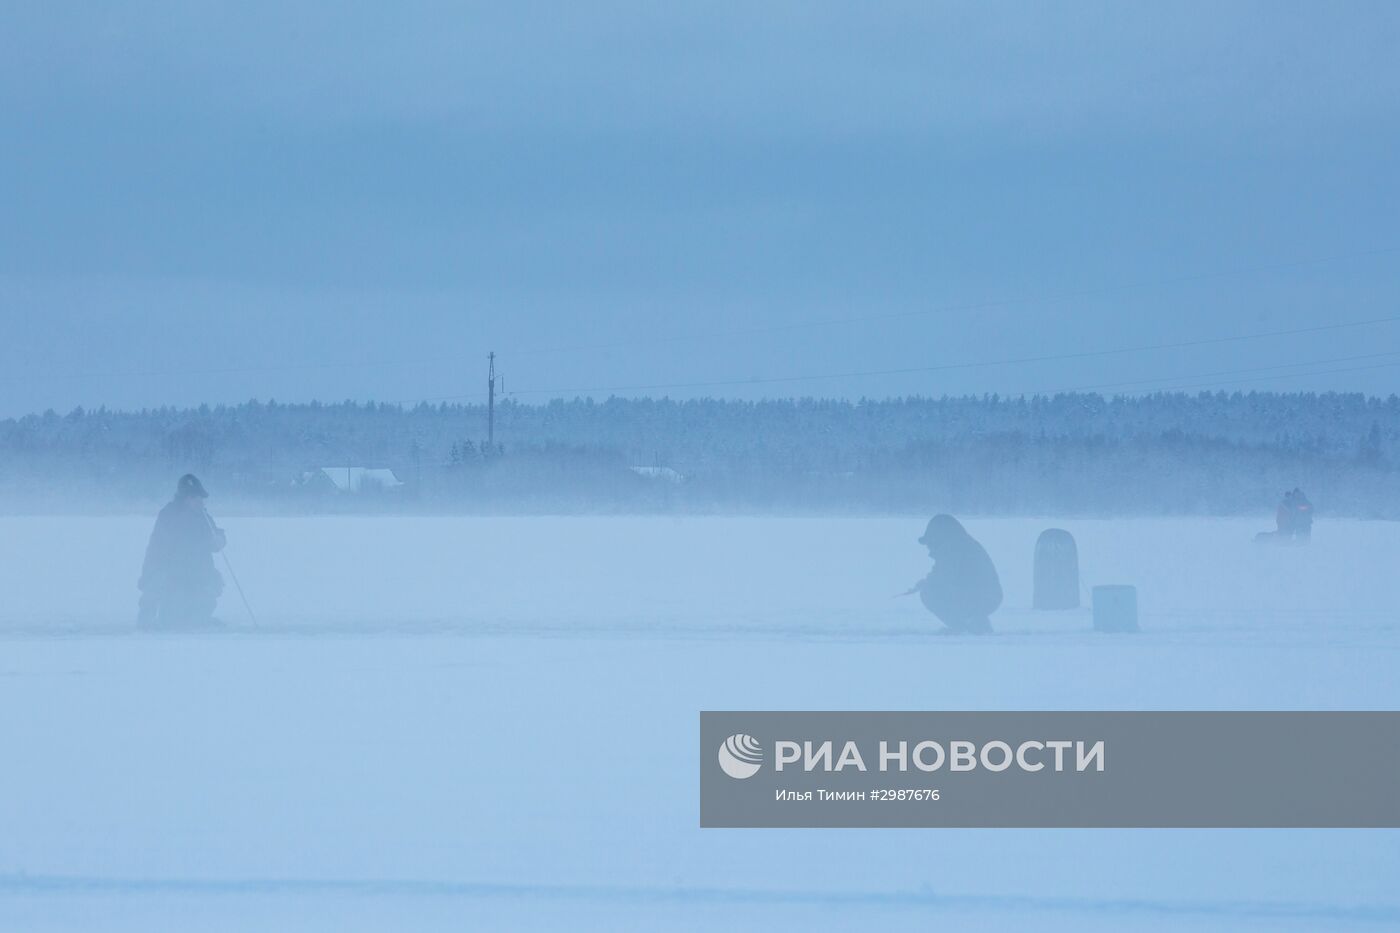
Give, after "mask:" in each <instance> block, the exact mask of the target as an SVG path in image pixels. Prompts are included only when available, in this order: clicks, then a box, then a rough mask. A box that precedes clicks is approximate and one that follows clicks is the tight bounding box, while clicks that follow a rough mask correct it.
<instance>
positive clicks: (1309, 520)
mask: <svg viewBox="0 0 1400 933" xmlns="http://www.w3.org/2000/svg"><path fill="white" fill-rule="evenodd" d="M1274 521H1275V523H1276V524H1277V526H1278V527H1277V530H1275V531H1261V532H1259V534H1257V535H1255V536H1254V541H1255V543H1257V544H1307V543H1308V542H1309V541H1311V540H1312V526H1313V505H1312V503H1311V502H1310V501H1308V497H1307V495H1305V494H1304V493H1303V490H1301V489H1299V488H1297V487H1294V488H1293V489H1292V490H1290V491H1288V492H1285V493H1284V494H1283V499H1282V500H1281V501H1280V502H1279V504H1278V509H1277V511H1276V512H1275V513H1274Z"/></svg>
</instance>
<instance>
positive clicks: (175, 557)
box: [137, 473, 225, 628]
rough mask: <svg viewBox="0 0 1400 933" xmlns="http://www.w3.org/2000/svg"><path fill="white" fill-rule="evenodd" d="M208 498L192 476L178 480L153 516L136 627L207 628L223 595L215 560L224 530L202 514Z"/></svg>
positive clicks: (201, 486)
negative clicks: (172, 491) (153, 525)
mask: <svg viewBox="0 0 1400 933" xmlns="http://www.w3.org/2000/svg"><path fill="white" fill-rule="evenodd" d="M208 496H209V493H207V492H205V491H204V486H203V484H201V483H200V481H199V480H198V479H197V478H196V477H195V476H194V475H193V474H189V473H187V474H185V475H184V476H182V477H180V482H179V484H178V485H177V486H176V487H175V498H174V499H172V500H171V501H170V502H169V503H168V504H167V505H166V506H165V507H164V508H162V509H161V510H160V514H159V515H157V516H156V525H155V528H154V529H152V531H151V540H150V543H148V544H147V545H146V560H145V563H144V564H142V567H141V580H140V582H139V583H138V584H137V585H138V586H139V587H140V589H141V604H140V610H139V613H138V615H137V624H139V625H141V626H145V627H153V628H175V627H181V626H191V625H207V624H209V623H210V622H211V621H212V619H213V615H214V606H215V604H216V603H217V602H218V599H219V594H220V593H222V592H223V589H224V578H223V577H222V576H220V575H219V571H218V570H216V569H215V568H214V554H215V552H217V551H221V550H223V548H224V544H225V537H224V532H223V529H221V528H219V527H218V526H217V525H215V524H214V520H213V519H212V518H210V517H209V513H208V512H206V511H205V510H204V500H205V499H206V498H208Z"/></svg>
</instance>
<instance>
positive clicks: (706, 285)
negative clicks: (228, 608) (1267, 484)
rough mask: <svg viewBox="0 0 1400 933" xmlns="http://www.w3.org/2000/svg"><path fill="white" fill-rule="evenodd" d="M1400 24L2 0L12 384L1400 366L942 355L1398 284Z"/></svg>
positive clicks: (1168, 379)
mask: <svg viewBox="0 0 1400 933" xmlns="http://www.w3.org/2000/svg"><path fill="white" fill-rule="evenodd" d="M1397 48H1400V7H1397V6H1396V5H1395V4H1392V3H1362V2H1350V3H1340V4H1337V3H1321V2H1318V3H1276V2H1274V3H1221V2H1209V3H1170V4H1168V3H1160V4H1156V5H1155V6H1149V5H1146V4H1121V3H1111V2H1095V3H1090V2H1080V3H1034V4H1033V3H1015V4H994V3H990V4H989V3H967V4H946V3H927V2H919V3H881V2H868V0H867V2H861V3H849V4H826V3H810V2H802V3H781V2H771V3H733V4H718V3H716V4H709V3H707V4H692V5H687V6H681V5H677V4H657V3H601V2H600V3H586V4H566V3H560V4H537V3H529V2H521V3H493V4H485V3H483V4H469V3H447V2H441V3H438V2H419V0H402V2H395V3H368V2H361V0H341V2H336V3H330V2H324V3H298V2H293V0H281V2H259V0H242V2H237V3H233V2H230V3H212V2H191V0H183V2H129V3H121V2H115V3H107V4H92V3H85V2H64V0H46V2H44V3H28V4H24V3H10V4H4V5H0V314H2V318H0V366H2V367H3V372H0V416H5V415H13V414H19V413H23V412H28V411H38V410H43V409H45V408H49V407H53V408H55V409H58V410H60V411H61V410H66V409H68V408H71V407H73V406H74V405H78V404H82V405H85V406H88V407H93V406H97V405H101V404H106V405H108V406H110V407H122V408H130V407H139V406H149V405H159V404H192V403H199V402H205V401H207V402H220V401H240V400H244V399H247V398H250V397H258V398H263V399H266V398H269V397H275V398H277V399H279V400H284V401H294V400H305V399H310V398H313V397H315V398H321V399H343V398H355V399H371V398H373V399H380V400H398V399H411V398H419V397H433V398H435V397H440V396H455V395H466V396H468V397H469V398H476V397H478V396H480V395H481V392H482V380H483V378H484V372H483V370H484V359H483V357H484V355H485V353H486V352H487V351H488V350H491V349H494V350H496V351H497V352H498V353H499V354H500V355H501V368H502V371H503V372H504V373H506V376H507V378H506V388H507V389H508V390H512V391H518V392H520V393H522V394H521V395H520V397H521V398H522V399H523V400H530V401H538V400H541V399H544V398H547V397H548V396H549V392H550V390H556V389H558V390H568V392H567V393H566V394H572V390H574V389H595V390H600V391H595V392H594V393H593V394H595V395H606V394H607V392H606V391H601V390H602V389H605V388H606V387H610V386H651V385H664V384H675V383H684V384H695V383H700V384H702V385H693V386H691V387H689V388H677V389H669V390H663V389H652V390H647V391H649V392H650V394H663V393H664V394H671V395H679V396H685V395H702V394H722V395H729V396H743V397H756V396H762V395H784V396H786V395H835V396H849V397H857V396H862V395H869V396H885V395H893V394H907V393H924V394H942V393H944V392H950V393H957V392H983V391H989V392H990V391H997V392H1002V393H1019V392H1033V391H1041V390H1053V389H1061V388H1071V387H1079V386H1094V385H1110V386H1111V385H1118V384H1124V387H1125V388H1133V389H1142V388H1155V387H1157V386H1158V385H1168V386H1169V385H1174V384H1181V385H1191V386H1194V385H1197V384H1216V383H1224V384H1225V387H1227V388H1228V387H1234V385H1238V386H1239V387H1241V388H1251V387H1257V388H1341V389H1361V390H1365V391H1369V392H1373V393H1381V394H1388V393H1390V392H1391V391H1392V389H1393V388H1394V387H1396V386H1397V385H1400V341H1397V337H1400V322H1394V321H1392V322H1385V323H1375V324H1368V325H1364V326H1358V327H1346V328H1340V329H1335V330H1328V331H1317V332H1314V333H1310V334H1291V335H1282V336H1273V337H1264V338H1260V339H1252V340H1243V341H1234V342H1230V343H1214V344H1205V345H1200V346H1195V347H1190V348H1180V347H1179V348H1176V349H1155V350H1143V351H1139V352H1134V353H1125V354H1113V355H1103V356H1090V357H1084V358H1079V359H1059V360H1045V361H1041V362H1035V363H1018V364H1015V365H996V366H975V367H965V368H952V369H939V370H933V371H925V372H910V371H907V370H916V369H919V368H921V367H936V366H942V365H945V364H957V363H963V362H991V361H997V360H1004V359H1021V358H1025V357H1033V356H1057V355H1062V354H1069V353H1076V352H1086V351H1095V350H1100V349H1110V348H1119V347H1129V346H1140V345H1155V344H1163V343H1182V342H1187V341H1192V340H1196V339H1210V338H1215V337H1226V336H1232V335H1243V334H1258V333H1273V332H1276V331H1286V330H1297V329H1301V328H1307V327H1312V326H1317V325H1322V324H1327V323H1333V322H1343V323H1346V322H1352V321H1363V320H1375V319H1379V318H1391V317H1396V316H1400V178H1397V171H1396V166H1397V158H1396V153H1397V152H1400V65H1397V63H1396V62H1397V59H1396V55H1395V50H1396V49H1397ZM1216 273H1223V274H1219V275H1217V274H1216ZM1391 350H1394V351H1395V355H1394V356H1376V354H1381V353H1387V352H1389V351H1391ZM1293 364H1307V365H1300V366H1297V367H1294V366H1293ZM1392 364H1395V365H1392ZM1266 367H1272V368H1267V369H1266ZM888 370H906V371H904V372H895V373H886V374H884V375H863V376H862V375H838V376H834V377H831V378H822V379H810V380H805V379H804V380H798V381H792V382H761V383H756V384H752V385H742V384H737V385H736V384H732V383H735V382H736V381H738V380H745V379H749V378H753V377H759V378H764V379H771V378H776V377H787V376H806V375H823V374H831V373H837V374H851V373H869V372H872V371H873V372H884V371H888ZM1337 370H1343V371H1340V372H1338V371H1337ZM1246 371H1247V372H1246ZM1296 372H1304V373H1318V374H1315V375H1304V376H1297V375H1290V374H1293V373H1296ZM1280 376H1282V377H1283V378H1275V377H1280ZM1263 377H1269V378H1263ZM1173 379H1174V380H1175V381H1174V382H1173V381H1172V380H1173ZM1153 380H1162V381H1161V382H1160V383H1159V382H1156V381H1153ZM1243 380H1248V381H1243ZM705 383H715V385H703V384H705ZM623 394H632V393H631V392H630V391H629V392H627V393H623Z"/></svg>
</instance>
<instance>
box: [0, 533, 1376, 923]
mask: <svg viewBox="0 0 1400 933" xmlns="http://www.w3.org/2000/svg"><path fill="white" fill-rule="evenodd" d="M220 522H221V524H222V525H223V526H224V527H225V528H227V530H228V533H229V541H230V545H229V552H228V553H229V556H230V558H231V559H232V561H233V562H234V566H235V569H236V570H237V572H238V574H239V577H240V579H241V581H242V583H243V586H244V588H245V590H246V591H247V594H248V598H249V600H250V601H251V602H252V604H253V606H254V608H255V609H256V611H257V613H258V616H259V622H260V623H261V625H260V627H258V628H253V627H252V625H251V624H250V622H249V621H248V619H247V618H246V616H245V615H244V614H243V609H242V606H241V604H240V603H239V602H238V600H237V595H236V593H234V592H233V591H232V589H230V590H229V591H227V592H225V594H224V596H223V599H222V600H221V603H220V610H219V615H220V617H221V618H223V619H224V620H226V621H227V622H228V623H229V630H227V631H223V632H217V633H205V634H179V633H162V634H139V633H137V632H136V631H135V630H134V628H133V625H132V622H133V617H134V612H135V605H136V595H137V594H136V590H135V587H134V583H135V578H136V574H137V572H138V570H139V564H140V557H141V548H142V545H143V543H144V540H145V536H146V534H147V533H148V531H149V526H150V518H149V516H139V517H107V518H78V517H7V518H3V519H0V642H3V646H2V647H0V708H2V709H3V710H4V712H3V714H0V747H3V748H4V749H6V759H5V762H4V765H3V768H0V929H6V930H10V929H13V930H33V931H42V930H50V929H51V930H59V929H74V928H92V929H119V930H122V929H131V930H151V929H202V930H225V929H227V930H239V929H253V928H271V929H277V928H281V929H291V928H295V929H300V930H306V929H310V930H382V929H391V928H393V929H416V930H434V929H444V930H445V929H463V928H481V929H598V930H616V929H662V928H664V929H681V930H684V929H709V928H714V927H716V926H723V927H724V928H726V929H755V930H758V929H849V928H851V927H852V926H853V925H855V926H860V927H864V928H875V927H879V928H887V929H908V930H915V929H927V928H928V926H929V925H930V924H932V923H939V924H948V925H951V926H952V927H954V928H964V927H971V926H976V927H978V928H984V929H1022V928H1026V927H1028V926H1034V927H1035V928H1038V929H1065V930H1071V929H1072V930H1099V929H1102V930H1116V929H1122V928H1124V927H1125V926H1132V927H1134V928H1149V929H1153V928H1160V929H1168V928H1179V927H1183V926H1190V927H1191V928H1193V929H1207V930H1209V929H1260V930H1275V929H1297V930H1315V929H1350V928H1356V929H1372V928H1381V927H1385V926H1390V925H1396V924H1400V889H1397V886H1396V885H1395V884H1394V880H1395V878H1397V877H1400V835H1397V833H1395V832H1393V831H1302V830H1273V831H1233V830H1231V831H1221V830H1214V831H1196V830H1121V831H1118V830H1113V831H1110V830H1053V831H1052V830H1041V831H1020V830H1018V831H1006V830H999V831H972V830H947V831H916V830H909V831H863V830H861V831H850V830H846V831H823V830H792V831H726V830H707V831H701V830H700V829H699V828H698V800H697V780H696V775H697V761H696V757H695V756H696V754H697V752H696V748H695V744H696V743H695V736H696V723H697V713H698V711H699V710H702V709H1203V710H1204V709H1393V708H1396V706H1397V704H1400V683H1397V678H1396V674H1395V671H1396V662H1397V660H1398V659H1400V624H1397V623H1398V622H1400V620H1397V617H1396V612H1395V606H1396V597H1397V595H1400V592H1397V591H1398V590H1400V587H1398V586H1397V583H1396V575H1395V570H1394V559H1393V558H1394V555H1395V554H1397V553H1400V525H1397V524H1395V523H1384V522H1363V521H1344V520H1329V521H1327V522H1325V523H1322V524H1319V526H1318V528H1317V531H1316V533H1315V535H1314V540H1313V543H1312V545H1311V546H1310V547H1307V548H1259V547H1256V546H1255V545H1253V544H1252V543H1251V538H1252V536H1253V534H1254V533H1255V532H1256V531H1258V530H1259V527H1260V523H1259V522H1258V521H1257V520H1223V519H1137V520H1094V521H1089V520H1083V521H1075V520H1064V519H1054V520H1050V519H977V518H970V519H968V520H967V526H968V529H969V531H971V532H972V533H973V534H974V535H975V536H977V538H978V539H979V540H980V541H982V542H983V544H985V545H986V547H987V549H988V551H989V552H990V554H991V556H992V557H993V559H994V560H995V562H996V564H997V566H998V569H999V570H1000V572H1001V577H1002V583H1003V586H1004V588H1005V590H1006V601H1005V604H1004V606H1003V608H1002V609H1001V610H1000V611H998V612H997V613H996V614H995V615H994V617H993V624H994V625H995V627H996V629H997V634H996V635H994V636H991V637H985V636H984V637H978V636H954V637H936V636H935V631H936V629H937V627H938V626H937V623H936V621H935V620H934V619H933V618H932V617H931V616H930V615H929V614H928V613H927V612H925V611H924V609H923V608H922V607H921V606H920V605H919V603H918V601H917V599H915V598H905V599H897V598H894V594H895V593H898V592H900V591H902V590H903V589H905V588H906V587H907V586H908V585H909V584H910V583H911V582H913V581H914V580H916V579H918V578H919V577H920V576H921V575H922V574H923V573H924V572H925V571H926V570H927V564H928V559H927V557H926V555H925V554H924V552H923V549H922V548H921V547H920V546H919V545H918V544H917V543H916V541H915V539H916V538H917V537H918V536H919V534H920V532H921V531H922V529H923V522H924V519H923V518H920V517H914V516H911V517H909V518H738V517H691V518H601V517H578V518H543V517H541V518H472V517H460V518H459V517H452V518H445V517H444V518H413V517H375V518H370V517H321V518H274V517H238V516H220ZM1052 526H1060V527H1064V528H1067V529H1068V530H1069V531H1071V532H1072V533H1073V534H1074V535H1075V538H1076V539H1077V541H1078V544H1079V550H1080V561H1081V566H1082V573H1083V585H1084V586H1085V587H1086V589H1087V587H1089V586H1092V585H1095V584H1099V583H1130V584H1134V585H1136V586H1137V587H1138V590H1139V598H1140V603H1141V611H1142V615H1141V620H1142V626H1143V631H1142V633H1141V634H1138V635H1103V634H1096V633H1094V632H1092V631H1091V630H1090V621H1089V610H1088V609H1087V608H1086V609H1081V610H1074V611H1066V612H1055V613H1037V612H1032V611H1031V610H1030V608H1029V606H1030V604H1031V575H1032V553H1033V548H1034V544H1035V540H1036V537H1037V535H1038V534H1039V533H1040V532H1041V531H1042V530H1043V529H1044V528H1047V527H1052ZM560 762H568V763H570V764H569V765H568V766H567V767H561V766H560V764H559V763H560ZM1337 790H1338V792H1344V791H1343V790H1342V789H1337Z"/></svg>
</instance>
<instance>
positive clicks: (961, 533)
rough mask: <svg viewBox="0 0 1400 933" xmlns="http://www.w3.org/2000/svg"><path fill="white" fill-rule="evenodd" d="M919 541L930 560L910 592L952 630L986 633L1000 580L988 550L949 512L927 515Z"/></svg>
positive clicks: (988, 628)
mask: <svg viewBox="0 0 1400 933" xmlns="http://www.w3.org/2000/svg"><path fill="white" fill-rule="evenodd" d="M919 543H920V544H922V545H924V546H925V547H927V548H928V556H929V557H932V558H933V560H934V564H933V569H932V570H930V571H929V574H928V576H926V577H924V578H923V579H922V580H920V581H919V582H918V583H916V584H914V588H913V590H911V592H916V593H918V594H919V598H920V599H921V600H923V603H924V606H925V607H926V608H927V609H928V611H929V612H932V613H933V614H934V615H936V616H938V618H939V620H941V621H942V622H943V624H944V625H946V626H948V632H949V633H950V634H954V633H956V634H985V633H988V632H990V631H991V630H992V620H991V618H990V617H991V614H992V613H993V612H995V611H996V610H997V607H999V606H1000V605H1001V579H1000V578H999V577H998V576H997V568H996V566H995V565H993V564H992V559H991V557H989V556H988V555H987V551H986V549H984V548H983V547H982V545H980V544H978V543H977V541H976V539H974V538H973V537H972V535H970V534H968V533H967V529H965V528H963V526H962V524H961V523H960V522H959V521H958V520H957V519H956V518H954V517H953V516H951V515H935V516H934V517H933V518H931V519H929V523H928V528H927V529H926V530H925V531H924V536H923V537H922V538H920V539H919Z"/></svg>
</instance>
